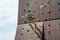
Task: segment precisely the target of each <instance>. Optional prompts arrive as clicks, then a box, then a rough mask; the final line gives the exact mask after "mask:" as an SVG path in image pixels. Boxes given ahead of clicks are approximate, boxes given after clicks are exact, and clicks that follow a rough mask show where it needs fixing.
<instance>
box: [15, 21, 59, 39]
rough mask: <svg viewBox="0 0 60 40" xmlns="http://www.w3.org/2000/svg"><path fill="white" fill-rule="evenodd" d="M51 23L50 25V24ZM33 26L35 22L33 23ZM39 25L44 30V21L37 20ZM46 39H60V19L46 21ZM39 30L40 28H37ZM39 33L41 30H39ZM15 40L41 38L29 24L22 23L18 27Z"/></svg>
mask: <svg viewBox="0 0 60 40" xmlns="http://www.w3.org/2000/svg"><path fill="white" fill-rule="evenodd" d="M49 23H50V26H49ZM31 24H32V26H33V27H35V26H34V24H33V23H31ZM36 24H37V27H38V28H39V29H40V30H41V31H42V27H41V26H42V25H43V22H36ZM44 30H45V39H47V40H60V20H53V21H46V22H44ZM36 31H37V32H38V30H36ZM38 33H39V32H38ZM15 40H40V38H39V37H38V35H37V34H35V32H34V30H32V28H31V27H30V26H29V23H28V24H21V25H18V27H17V34H16V39H15Z"/></svg>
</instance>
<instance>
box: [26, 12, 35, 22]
mask: <svg viewBox="0 0 60 40" xmlns="http://www.w3.org/2000/svg"><path fill="white" fill-rule="evenodd" d="M26 17H27V19H28V20H29V21H31V20H33V19H34V18H32V17H34V14H33V12H30V13H27V14H26Z"/></svg>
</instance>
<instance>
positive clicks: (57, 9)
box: [15, 0, 60, 40]
mask: <svg viewBox="0 0 60 40" xmlns="http://www.w3.org/2000/svg"><path fill="white" fill-rule="evenodd" d="M30 12H32V13H33V14H34V17H35V18H34V21H35V24H36V25H37V26H36V27H37V28H35V25H34V23H31V24H32V27H33V28H34V30H33V28H32V27H31V26H30V25H29V24H30V23H29V21H28V20H27V18H26V17H25V18H22V16H23V17H24V16H26V14H28V13H30ZM43 21H44V34H45V40H60V35H59V34H60V0H19V10H18V26H17V32H16V37H15V40H41V38H39V36H41V34H40V31H41V32H42V28H43ZM36 32H37V33H38V34H39V35H37V34H36Z"/></svg>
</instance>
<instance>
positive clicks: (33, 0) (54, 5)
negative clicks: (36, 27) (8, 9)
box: [18, 0, 60, 24]
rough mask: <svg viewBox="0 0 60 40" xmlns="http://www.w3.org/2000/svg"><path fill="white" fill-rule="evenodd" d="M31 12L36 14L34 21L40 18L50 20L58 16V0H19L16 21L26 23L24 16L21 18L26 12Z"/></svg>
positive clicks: (59, 7)
mask: <svg viewBox="0 0 60 40" xmlns="http://www.w3.org/2000/svg"><path fill="white" fill-rule="evenodd" d="M29 12H33V14H36V15H37V14H38V15H37V16H35V21H37V20H38V19H40V20H44V19H47V20H51V19H59V18H60V15H59V13H60V0H19V14H18V21H19V22H18V23H19V24H21V23H24V21H26V23H28V20H26V18H21V16H25V15H26V14H27V13H29Z"/></svg>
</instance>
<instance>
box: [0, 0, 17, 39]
mask: <svg viewBox="0 0 60 40" xmlns="http://www.w3.org/2000/svg"><path fill="white" fill-rule="evenodd" d="M17 15H18V0H0V40H14V38H15V33H16V29H17V17H18V16H17Z"/></svg>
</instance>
